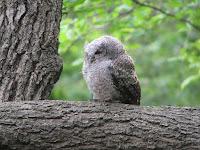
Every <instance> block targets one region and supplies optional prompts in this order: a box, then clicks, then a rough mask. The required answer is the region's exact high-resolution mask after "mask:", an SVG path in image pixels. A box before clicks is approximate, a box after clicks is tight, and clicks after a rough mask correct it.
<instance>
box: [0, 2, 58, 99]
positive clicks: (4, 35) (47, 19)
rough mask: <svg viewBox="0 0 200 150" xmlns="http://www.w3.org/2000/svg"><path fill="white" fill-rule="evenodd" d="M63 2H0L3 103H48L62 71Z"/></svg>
mask: <svg viewBox="0 0 200 150" xmlns="http://www.w3.org/2000/svg"><path fill="white" fill-rule="evenodd" d="M61 10H62V0H12V1H11V0H1V1H0V102H1V101H20V100H38V99H48V97H49V95H50V92H51V90H52V88H53V85H54V84H55V82H56V81H57V80H58V78H59V76H60V73H61V70H62V60H61V57H60V56H59V55H58V53H57V51H58V45H59V42H58V36H59V31H60V29H59V26H60V20H61V16H62V12H61Z"/></svg>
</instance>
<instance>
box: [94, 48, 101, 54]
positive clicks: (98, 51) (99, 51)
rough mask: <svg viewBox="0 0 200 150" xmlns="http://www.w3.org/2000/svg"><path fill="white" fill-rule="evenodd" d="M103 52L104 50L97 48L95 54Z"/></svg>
mask: <svg viewBox="0 0 200 150" xmlns="http://www.w3.org/2000/svg"><path fill="white" fill-rule="evenodd" d="M102 52H103V50H102V49H100V50H97V51H96V52H95V53H94V54H95V55H98V54H101V53H102Z"/></svg>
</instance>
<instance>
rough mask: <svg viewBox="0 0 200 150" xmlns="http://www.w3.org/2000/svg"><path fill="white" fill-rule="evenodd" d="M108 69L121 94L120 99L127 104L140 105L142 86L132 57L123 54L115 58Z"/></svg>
mask: <svg viewBox="0 0 200 150" xmlns="http://www.w3.org/2000/svg"><path fill="white" fill-rule="evenodd" d="M108 69H109V72H110V74H111V78H112V82H113V85H114V87H115V88H116V90H117V91H118V92H119V93H120V95H121V97H120V101H121V102H122V103H126V104H134V105H140V99H141V88H140V83H139V81H138V78H137V75H136V73H135V71H134V62H133V60H132V59H131V57H129V56H128V55H122V56H120V57H118V58H117V59H114V60H113V61H112V63H111V64H110V65H109V67H108Z"/></svg>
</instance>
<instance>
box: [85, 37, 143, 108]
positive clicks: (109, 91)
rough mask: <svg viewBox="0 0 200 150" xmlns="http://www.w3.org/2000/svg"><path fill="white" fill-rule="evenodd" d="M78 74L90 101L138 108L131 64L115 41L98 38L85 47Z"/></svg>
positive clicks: (137, 88)
mask: <svg viewBox="0 0 200 150" xmlns="http://www.w3.org/2000/svg"><path fill="white" fill-rule="evenodd" d="M82 73H83V77H84V79H85V81H86V83H87V86H88V88H89V90H90V91H91V92H92V94H93V99H94V100H95V99H97V100H103V101H109V102H120V103H126V104H134V105H140V99H141V88H140V83H139V81H138V78H137V75H136V72H135V69H134V62H133V60H132V58H131V57H130V56H128V54H127V53H126V51H125V49H124V46H123V44H122V43H121V42H120V41H119V40H118V39H117V38H115V37H112V36H101V37H99V38H97V39H95V40H93V41H92V42H91V43H88V44H86V45H85V59H84V63H83V68H82Z"/></svg>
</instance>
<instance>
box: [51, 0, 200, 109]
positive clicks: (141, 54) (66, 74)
mask: <svg viewBox="0 0 200 150" xmlns="http://www.w3.org/2000/svg"><path fill="white" fill-rule="evenodd" d="M199 18H200V1H199V0H191V1H188V0H167V1H159V0H151V1H147V0H137V1H136V0H116V1H104V0H95V1H94V0H64V1H63V18H62V22H61V25H60V29H61V31H60V37H59V41H60V43H61V44H60V47H59V53H60V55H61V56H62V58H63V61H64V69H63V72H62V75H61V77H60V80H59V81H58V83H57V84H56V85H55V87H54V89H53V91H52V94H51V99H65V100H88V99H90V98H91V97H92V95H91V93H90V92H89V90H88V89H87V86H86V83H85V81H84V80H83V77H82V74H81V68H82V63H83V55H84V53H83V52H84V43H85V42H90V41H91V40H93V39H95V38H98V37H99V36H101V35H106V34H108V35H112V36H115V37H117V38H118V39H119V40H121V41H122V43H124V45H125V48H126V50H127V52H128V53H129V54H130V55H131V56H132V58H133V59H134V60H135V68H136V71H137V74H138V77H139V81H140V83H141V87H142V101H141V102H142V105H177V106H200V99H199V97H200V92H199V90H200V19H199Z"/></svg>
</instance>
